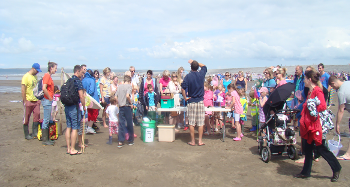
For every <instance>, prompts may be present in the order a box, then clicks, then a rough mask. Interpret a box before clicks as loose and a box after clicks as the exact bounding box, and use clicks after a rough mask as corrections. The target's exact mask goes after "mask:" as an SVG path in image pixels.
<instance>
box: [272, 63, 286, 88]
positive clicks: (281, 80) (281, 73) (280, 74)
mask: <svg viewBox="0 0 350 187" xmlns="http://www.w3.org/2000/svg"><path fill="white" fill-rule="evenodd" d="M286 72H287V69H286V68H279V69H277V70H276V72H275V75H276V82H277V87H276V88H278V87H280V86H282V85H284V84H287V81H286Z"/></svg>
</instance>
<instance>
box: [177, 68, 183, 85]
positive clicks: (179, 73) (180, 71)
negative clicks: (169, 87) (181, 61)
mask: <svg viewBox="0 0 350 187" xmlns="http://www.w3.org/2000/svg"><path fill="white" fill-rule="evenodd" d="M184 71H185V69H184V68H183V67H182V66H181V67H179V69H178V70H177V73H176V75H177V81H178V82H179V83H180V85H181V83H182V80H183V78H184Z"/></svg>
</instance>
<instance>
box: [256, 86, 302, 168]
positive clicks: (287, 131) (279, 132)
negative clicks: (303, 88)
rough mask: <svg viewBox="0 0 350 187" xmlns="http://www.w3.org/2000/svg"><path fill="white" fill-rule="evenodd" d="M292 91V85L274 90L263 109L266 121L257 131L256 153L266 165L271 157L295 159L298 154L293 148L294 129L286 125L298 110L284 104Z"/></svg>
mask: <svg viewBox="0 0 350 187" xmlns="http://www.w3.org/2000/svg"><path fill="white" fill-rule="evenodd" d="M294 89H295V85H294V84H293V83H287V84H284V85H282V86H280V87H278V88H276V89H275V90H274V91H273V92H272V93H271V94H270V96H269V98H268V100H267V101H266V103H265V105H264V107H263V111H264V114H265V116H266V119H267V120H266V121H265V123H264V124H263V125H262V126H261V127H260V130H259V136H258V151H259V154H260V155H261V157H262V160H263V161H264V162H266V163H268V162H269V161H270V160H271V155H282V154H285V153H287V154H288V156H289V158H290V159H292V160H295V159H297V156H298V152H297V150H296V148H295V146H294V145H295V144H296V138H295V131H294V127H293V126H288V125H287V124H288V123H290V122H291V120H292V119H293V117H294V116H295V114H296V113H298V112H299V111H300V110H297V109H289V108H288V106H287V104H286V100H287V99H288V98H289V97H290V95H291V93H292V92H293V91H294Z"/></svg>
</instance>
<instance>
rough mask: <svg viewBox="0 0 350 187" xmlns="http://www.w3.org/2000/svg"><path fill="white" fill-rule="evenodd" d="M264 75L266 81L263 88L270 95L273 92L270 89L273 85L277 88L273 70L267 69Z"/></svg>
mask: <svg viewBox="0 0 350 187" xmlns="http://www.w3.org/2000/svg"><path fill="white" fill-rule="evenodd" d="M264 75H265V80H264V83H263V87H266V88H267V89H268V90H269V93H270V92H271V91H270V88H271V87H272V85H275V86H276V81H275V79H274V77H273V72H272V69H271V68H266V69H265V70H264ZM275 86H273V87H275Z"/></svg>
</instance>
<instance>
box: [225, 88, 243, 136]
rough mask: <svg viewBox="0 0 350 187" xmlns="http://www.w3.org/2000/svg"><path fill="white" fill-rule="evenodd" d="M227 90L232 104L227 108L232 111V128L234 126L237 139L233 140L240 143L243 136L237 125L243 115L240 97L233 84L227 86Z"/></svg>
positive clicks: (239, 126)
mask: <svg viewBox="0 0 350 187" xmlns="http://www.w3.org/2000/svg"><path fill="white" fill-rule="evenodd" d="M227 89H228V90H229V93H231V97H232V102H231V105H230V106H229V107H227V108H230V109H233V116H232V127H234V126H236V129H237V137H236V138H233V140H234V141H241V140H242V137H243V134H242V129H241V125H240V124H239V120H240V116H241V114H243V107H242V104H241V102H240V95H239V93H238V92H237V91H236V87H235V85H234V84H233V83H231V84H229V85H228V86H227Z"/></svg>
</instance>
